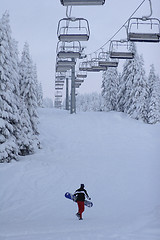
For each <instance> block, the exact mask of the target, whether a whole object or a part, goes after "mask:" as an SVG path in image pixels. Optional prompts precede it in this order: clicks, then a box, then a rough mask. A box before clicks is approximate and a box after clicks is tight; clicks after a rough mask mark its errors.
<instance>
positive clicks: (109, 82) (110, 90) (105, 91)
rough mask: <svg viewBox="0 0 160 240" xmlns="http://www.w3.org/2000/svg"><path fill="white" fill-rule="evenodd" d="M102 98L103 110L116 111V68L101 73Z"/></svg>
mask: <svg viewBox="0 0 160 240" xmlns="http://www.w3.org/2000/svg"><path fill="white" fill-rule="evenodd" d="M102 76H103V80H102V96H103V98H104V110H105V111H112V110H117V92H118V71H117V68H115V67H112V68H108V70H107V71H105V72H104V73H103V75H102Z"/></svg>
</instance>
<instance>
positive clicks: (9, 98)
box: [0, 12, 19, 162]
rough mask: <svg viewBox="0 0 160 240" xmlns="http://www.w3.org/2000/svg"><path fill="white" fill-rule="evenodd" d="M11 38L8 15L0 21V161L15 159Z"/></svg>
mask: <svg viewBox="0 0 160 240" xmlns="http://www.w3.org/2000/svg"><path fill="white" fill-rule="evenodd" d="M14 47H15V42H14V41H13V39H12V37H11V29H10V25H9V14H8V13H7V12H6V13H5V14H4V15H3V16H2V19H1V20H0V56H1V57H0V161H1V162H4V161H7V162H10V161H11V160H12V159H17V156H18V145H17V142H16V140H17V139H16V136H15V135H16V131H17V127H18V122H19V112H18V102H17V94H18V82H17V71H18V70H17V62H16V61H17V58H16V57H15V56H16V54H15V51H14Z"/></svg>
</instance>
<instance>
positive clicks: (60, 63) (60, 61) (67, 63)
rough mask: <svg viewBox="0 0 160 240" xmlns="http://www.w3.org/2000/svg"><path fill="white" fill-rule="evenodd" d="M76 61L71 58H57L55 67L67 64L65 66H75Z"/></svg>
mask: <svg viewBox="0 0 160 240" xmlns="http://www.w3.org/2000/svg"><path fill="white" fill-rule="evenodd" d="M75 64H76V62H75V61H73V60H57V63H56V65H57V67H61V66H64V67H65V66H67V67H70V68H71V67H73V66H75Z"/></svg>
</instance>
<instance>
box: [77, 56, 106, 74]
mask: <svg viewBox="0 0 160 240" xmlns="http://www.w3.org/2000/svg"><path fill="white" fill-rule="evenodd" d="M79 70H80V71H87V72H100V71H105V70H106V67H101V66H99V64H98V61H96V60H95V59H91V60H89V61H84V62H80V64H79Z"/></svg>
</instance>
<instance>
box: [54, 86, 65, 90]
mask: <svg viewBox="0 0 160 240" xmlns="http://www.w3.org/2000/svg"><path fill="white" fill-rule="evenodd" d="M55 90H63V88H62V87H55Z"/></svg>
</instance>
